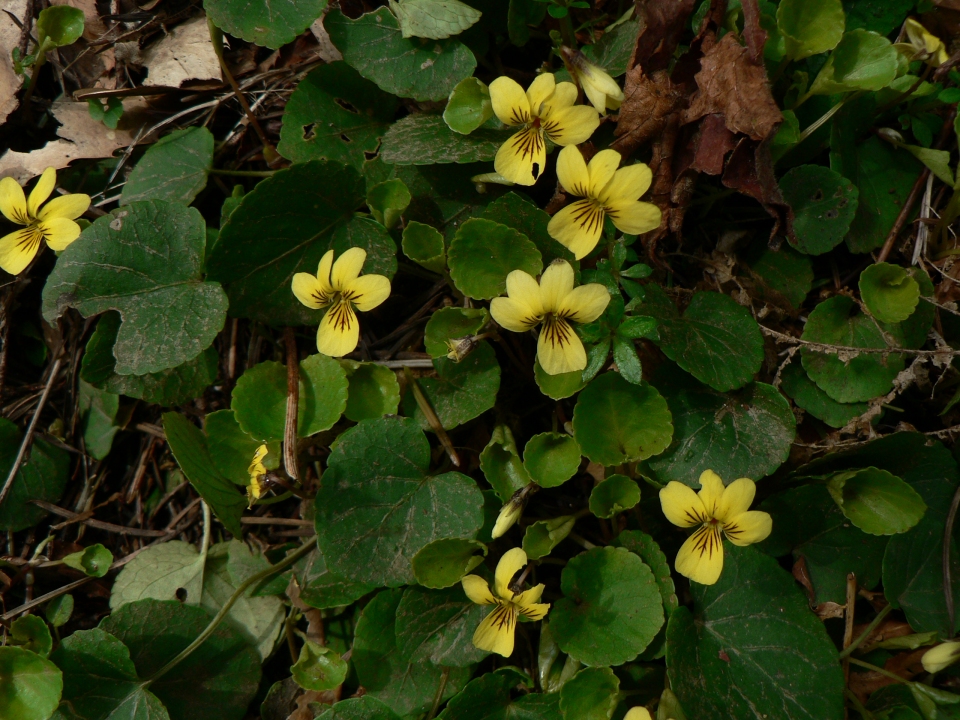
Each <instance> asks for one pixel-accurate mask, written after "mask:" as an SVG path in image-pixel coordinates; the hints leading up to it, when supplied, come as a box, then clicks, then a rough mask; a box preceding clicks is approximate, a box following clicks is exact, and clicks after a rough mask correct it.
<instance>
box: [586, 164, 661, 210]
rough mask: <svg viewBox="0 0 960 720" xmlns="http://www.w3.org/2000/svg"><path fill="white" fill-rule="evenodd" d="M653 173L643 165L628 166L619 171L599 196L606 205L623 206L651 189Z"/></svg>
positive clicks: (600, 191)
mask: <svg viewBox="0 0 960 720" xmlns="http://www.w3.org/2000/svg"><path fill="white" fill-rule="evenodd" d="M652 180H653V173H652V172H651V170H650V168H649V167H647V166H646V165H644V164H643V163H637V164H636V165H627V166H626V167H622V168H620V169H619V170H617V171H616V172H615V173H614V174H613V177H612V178H611V179H610V181H609V182H608V183H607V184H606V186H605V187H603V188H598V189H597V190H598V192H599V195H598V196H597V197H598V198H599V200H600V202H602V203H603V204H604V205H611V204H623V203H625V202H629V201H632V200H636V199H637V198H639V197H640V196H641V195H643V194H644V193H645V192H646V191H647V190H649V189H650V182H651V181H652Z"/></svg>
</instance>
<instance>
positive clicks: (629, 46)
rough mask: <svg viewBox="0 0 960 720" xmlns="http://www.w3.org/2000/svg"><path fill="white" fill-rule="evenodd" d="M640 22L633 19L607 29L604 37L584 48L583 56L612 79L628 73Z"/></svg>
mask: <svg viewBox="0 0 960 720" xmlns="http://www.w3.org/2000/svg"><path fill="white" fill-rule="evenodd" d="M639 24H640V23H639V22H638V21H637V20H636V19H635V18H631V19H630V20H628V21H627V22H624V23H621V24H617V23H614V25H616V27H613V29H609V28H608V29H607V30H606V32H604V33H603V37H601V38H600V40H599V41H597V42H595V43H594V44H593V45H587V46H585V47H584V48H583V54H584V55H585V56H586V58H587V60H589V61H590V62H592V63H593V64H594V65H598V66H600V67H602V68H603V69H604V70H606V71H607V73H608V74H609V75H610V76H611V77H620V76H621V75H623V74H624V73H625V72H626V71H627V64H628V63H629V62H630V55H631V54H632V53H633V46H634V45H636V44H637V35H639V34H640V28H639Z"/></svg>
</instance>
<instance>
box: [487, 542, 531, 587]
mask: <svg viewBox="0 0 960 720" xmlns="http://www.w3.org/2000/svg"><path fill="white" fill-rule="evenodd" d="M526 564H527V554H526V553H525V552H524V551H523V549H522V548H513V549H512V550H507V552H505V553H504V554H503V557H501V558H500V562H498V563H497V571H496V573H494V583H493V585H494V589H495V590H496V593H497V596H498V597H500V598H503V599H504V600H511V599H513V596H514V592H513V590H511V589H510V581H511V580H513V576H514V575H516V574H517V572H518V571H519V570H520V569H521V568H522V567H523V566H524V565H526Z"/></svg>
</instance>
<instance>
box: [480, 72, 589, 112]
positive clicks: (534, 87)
mask: <svg viewBox="0 0 960 720" xmlns="http://www.w3.org/2000/svg"><path fill="white" fill-rule="evenodd" d="M494 82H496V81H494ZM560 84H561V85H562V84H563V83H560ZM556 89H557V79H556V78H555V77H554V76H553V74H552V73H543V74H542V75H537V77H536V78H534V80H533V82H532V83H530V87H528V88H527V101H528V102H529V103H530V112H531V113H533V115H534V116H538V115H540V106H541V105H543V103H544V102H545V101H546V100H547V99H550V96H551V95H553V93H554V92H555V91H556ZM573 97H574V100H576V97H577V96H576V95H574V96H573Z"/></svg>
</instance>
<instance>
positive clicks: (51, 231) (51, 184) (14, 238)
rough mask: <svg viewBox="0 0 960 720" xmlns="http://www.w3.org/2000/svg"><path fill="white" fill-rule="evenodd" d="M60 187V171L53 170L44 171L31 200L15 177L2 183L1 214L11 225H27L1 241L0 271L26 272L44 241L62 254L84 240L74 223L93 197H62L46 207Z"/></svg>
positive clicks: (31, 194) (0, 191)
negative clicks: (75, 243)
mask: <svg viewBox="0 0 960 720" xmlns="http://www.w3.org/2000/svg"><path fill="white" fill-rule="evenodd" d="M56 185H57V171H56V170H55V169H54V168H52V167H48V168H47V169H46V170H44V171H43V174H42V175H41V176H40V180H38V181H37V185H36V187H34V188H33V190H32V191H31V192H30V198H29V199H28V198H27V197H26V196H25V195H24V194H23V188H21V187H20V185H19V184H18V183H17V181H16V180H14V179H13V178H10V177H6V178H3V180H0V212H2V213H3V214H4V215H5V216H6V218H7V220H9V221H10V222H14V223H16V224H17V225H24V226H26V227H24V228H23V230H17V231H15V232H12V233H10V234H9V235H5V236H4V237H2V238H0V268H3V269H4V270H6V271H7V272H8V273H10V274H11V275H16V274H18V273H21V272H23V269H24V268H25V267H27V265H29V264H30V261H31V260H33V258H34V257H36V254H37V251H38V250H39V249H40V241H41V240H46V242H47V245H49V246H50V247H51V248H52V249H54V250H58V251H59V250H63V249H64V248H66V247H67V245H69V244H70V243H72V242H73V241H74V240H76V239H77V238H78V237H80V226H79V225H77V223H75V222H74V220H76V219H77V218H78V217H80V216H81V215H83V214H84V213H85V212H86V211H87V208H88V207H90V196H89V195H83V194H82V193H73V194H72V195H61V196H60V197H56V198H54V199H53V200H51V201H50V202H48V203H47V204H46V205H43V203H44V202H46V200H47V198H48V197H50V193H52V192H53V189H54V188H55V187H56ZM41 205H43V207H40V206H41Z"/></svg>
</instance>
